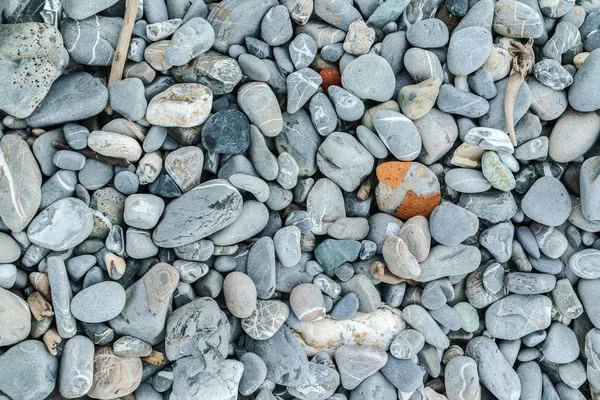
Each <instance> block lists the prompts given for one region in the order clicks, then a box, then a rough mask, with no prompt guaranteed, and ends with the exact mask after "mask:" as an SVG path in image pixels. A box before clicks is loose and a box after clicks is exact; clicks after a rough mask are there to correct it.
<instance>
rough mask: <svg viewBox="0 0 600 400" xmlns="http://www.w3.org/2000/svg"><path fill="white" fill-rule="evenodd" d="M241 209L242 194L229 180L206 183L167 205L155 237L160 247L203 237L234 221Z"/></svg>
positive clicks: (172, 245) (154, 234)
mask: <svg viewBox="0 0 600 400" xmlns="http://www.w3.org/2000/svg"><path fill="white" fill-rule="evenodd" d="M241 212H242V196H241V195H240V194H239V192H238V191H237V189H236V188H234V187H233V186H232V185H231V184H230V183H229V182H227V181H225V180H222V179H213V180H210V181H208V182H204V183H202V184H200V185H198V186H196V187H195V188H193V189H191V190H190V191H188V192H186V193H184V194H183V195H181V196H180V197H179V198H177V199H175V200H173V201H171V202H170V203H169V204H168V205H167V207H166V208H165V212H164V214H163V219H162V220H161V221H160V222H159V223H158V226H157V227H156V228H155V229H154V233H153V236H152V239H153V240H154V243H155V244H156V245H158V246H160V247H169V248H170V247H177V246H182V245H184V244H188V243H192V242H195V241H197V240H200V239H203V238H205V237H207V236H209V235H211V234H213V233H215V232H217V231H219V230H221V229H223V228H224V227H226V226H228V225H230V224H231V223H233V222H234V221H235V220H236V219H237V217H238V216H239V215H240V213H241Z"/></svg>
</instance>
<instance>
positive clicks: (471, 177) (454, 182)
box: [445, 168, 492, 193]
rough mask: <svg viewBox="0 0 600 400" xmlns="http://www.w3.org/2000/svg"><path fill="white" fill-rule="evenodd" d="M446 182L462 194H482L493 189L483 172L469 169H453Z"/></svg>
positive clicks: (447, 174) (447, 175) (449, 172)
mask: <svg viewBox="0 0 600 400" xmlns="http://www.w3.org/2000/svg"><path fill="white" fill-rule="evenodd" d="M445 182H446V185H448V186H449V187H450V188H452V189H454V190H456V191H457V192H460V193H482V192H485V191H487V190H489V189H490V188H491V187H492V184H491V183H490V182H489V181H488V180H487V179H486V178H485V176H484V175H483V173H482V172H481V171H477V170H473V169H467V168H454V169H451V170H450V171H448V172H447V173H446V176H445Z"/></svg>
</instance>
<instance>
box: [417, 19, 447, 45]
mask: <svg viewBox="0 0 600 400" xmlns="http://www.w3.org/2000/svg"><path fill="white" fill-rule="evenodd" d="M448 38H449V34H448V28H447V27H446V25H445V24H444V22H443V21H441V20H439V19H436V18H429V19H423V20H421V21H417V22H416V23H414V24H413V25H411V26H410V27H409V28H408V30H407V32H406V39H407V40H408V42H409V43H410V44H411V45H413V46H414V47H419V48H422V49H428V48H437V47H443V46H445V45H446V44H447V43H448Z"/></svg>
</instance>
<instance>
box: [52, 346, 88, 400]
mask: <svg viewBox="0 0 600 400" xmlns="http://www.w3.org/2000/svg"><path fill="white" fill-rule="evenodd" d="M93 363H94V343H93V342H92V341H91V340H90V339H88V338H87V337H85V336H81V335H77V336H73V337H72V338H71V339H69V340H67V341H66V342H65V344H64V348H63V351H62V357H61V363H60V369H59V372H58V389H59V392H60V394H61V396H63V397H65V398H68V399H70V398H76V397H81V396H84V395H86V394H87V393H88V392H89V390H90V389H91V386H92V381H93V375H94V371H93Z"/></svg>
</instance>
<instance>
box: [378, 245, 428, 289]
mask: <svg viewBox="0 0 600 400" xmlns="http://www.w3.org/2000/svg"><path fill="white" fill-rule="evenodd" d="M381 254H382V255H383V258H384V260H385V262H386V264H387V267H388V269H389V270H390V272H391V273H392V274H394V275H396V276H399V277H400V278H406V279H414V278H416V277H417V276H419V274H420V273H421V268H420V267H419V263H418V262H417V260H416V259H415V257H414V256H413V255H412V254H411V253H410V251H409V250H408V246H407V245H406V243H404V240H402V239H401V238H399V237H397V236H390V237H388V238H387V239H386V240H385V242H383V247H382V249H381Z"/></svg>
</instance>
